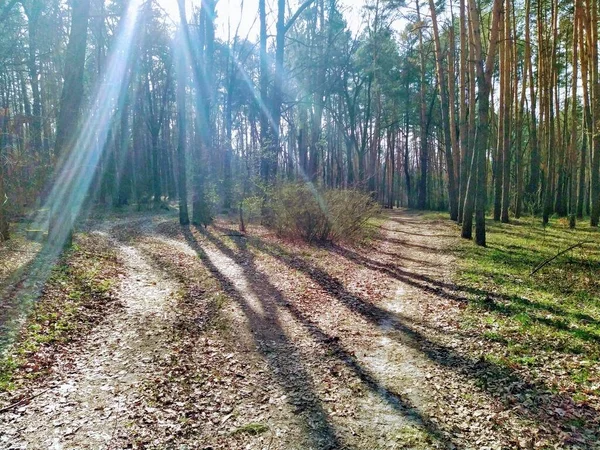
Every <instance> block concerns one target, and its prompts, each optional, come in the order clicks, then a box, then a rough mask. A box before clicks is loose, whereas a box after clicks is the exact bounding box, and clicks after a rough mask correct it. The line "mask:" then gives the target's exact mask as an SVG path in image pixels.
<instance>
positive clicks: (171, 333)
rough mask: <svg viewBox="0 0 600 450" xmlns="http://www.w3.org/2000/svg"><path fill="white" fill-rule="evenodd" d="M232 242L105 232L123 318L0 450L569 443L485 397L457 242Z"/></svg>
mask: <svg viewBox="0 0 600 450" xmlns="http://www.w3.org/2000/svg"><path fill="white" fill-rule="evenodd" d="M236 227H237V225H236V224H234V223H232V222H227V221H225V220H219V221H217V222H216V223H215V225H214V226H210V227H208V229H203V228H202V229H197V228H194V227H180V226H179V225H178V224H177V223H176V222H175V219H174V218H173V217H172V216H168V215H167V216H157V217H154V218H146V219H140V220H134V221H131V222H126V221H119V222H113V223H111V224H110V225H106V224H105V225H104V226H100V227H96V232H98V233H106V235H107V236H108V237H109V238H110V239H113V240H114V243H115V246H116V247H117V248H118V252H119V256H120V259H121V260H122V262H123V268H124V271H123V273H124V275H123V276H122V278H121V281H120V287H119V288H118V297H119V300H120V302H121V303H122V304H123V305H124V308H122V309H119V310H118V311H115V312H113V313H111V315H110V317H107V318H106V320H104V321H103V322H102V323H101V324H100V325H99V326H98V327H97V328H96V329H95V330H94V331H93V332H92V333H90V335H89V336H87V337H86V339H85V343H84V344H83V345H81V346H80V347H79V349H78V354H77V355H75V356H76V357H75V361H76V363H75V364H74V365H73V366H72V367H71V368H70V369H69V370H66V371H56V372H55V373H54V375H53V376H52V377H50V378H49V379H48V380H47V381H46V382H45V383H44V385H43V386H40V388H39V391H38V393H40V395H37V396H35V397H33V398H32V399H31V400H30V401H29V402H25V403H23V404H22V405H19V406H18V407H15V408H13V409H11V410H9V411H6V412H4V413H2V414H0V436H1V437H0V447H1V448H6V449H22V448H23V449H25V448H27V449H38V448H39V449H46V448H55V449H74V448H78V449H83V448H90V449H110V448H174V449H175V448H177V449H179V448H181V449H184V448H201V449H217V448H219V449H238V448H239V449H242V448H244V449H265V450H266V449H271V450H272V449H369V450H371V449H401V448H473V449H486V448H488V449H496V448H497V449H500V448H518V447H522V448H537V447H542V446H544V445H546V444H547V443H553V444H557V445H560V443H561V442H563V443H564V442H565V441H561V440H560V439H561V437H558V438H557V437H556V436H555V437H553V438H549V437H548V436H544V435H543V428H541V427H540V422H541V419H540V417H539V416H538V415H536V413H535V411H532V410H531V409H528V408H527V405H523V404H519V405H515V404H514V403H513V404H511V402H508V404H507V401H506V399H507V398H508V399H509V400H510V399H512V398H513V397H514V393H512V392H506V393H502V392H503V391H502V390H501V389H497V386H496V385H494V384H493V383H492V382H488V381H486V380H487V378H486V377H487V374H489V373H490V368H489V367H483V368H482V367H480V366H481V365H482V363H481V361H480V360H479V359H478V357H476V356H473V354H472V352H470V353H469V351H467V349H471V348H472V346H469V345H466V344H465V343H466V342H467V341H468V340H469V339H470V337H469V336H465V335H464V334H463V333H461V327H460V320H459V318H460V314H461V310H462V309H463V308H464V307H465V302H464V298H463V296H462V294H461V293H459V292H457V289H456V288H455V287H454V286H453V285H452V281H451V277H452V270H453V267H455V264H454V260H453V256H452V252H451V251H449V249H450V247H451V246H452V245H454V244H455V243H456V238H455V237H454V236H456V235H457V233H456V230H455V229H454V228H453V226H452V225H449V224H447V223H446V222H442V221H439V222H436V221H431V220H427V219H425V218H423V217H422V216H421V215H419V214H417V213H412V212H409V211H403V210H399V211H394V212H388V213H387V214H386V220H385V221H384V223H383V225H382V226H381V230H380V233H379V234H378V235H377V236H376V237H375V238H374V239H373V240H372V241H371V243H370V244H368V245H364V246H362V247H359V248H356V247H349V246H333V245H332V246H325V247H315V246H309V245H307V244H303V243H290V242H286V241H284V240H281V239H279V238H277V237H276V236H274V235H272V234H271V233H269V232H268V231H267V230H265V229H263V228H261V227H258V226H254V227H250V228H249V231H248V234H247V235H241V234H240V233H238V232H237V231H236ZM71 356H73V355H71ZM501 382H502V381H501V380H500V381H499V383H501ZM490 386H492V387H490ZM582 448H583V447H582Z"/></svg>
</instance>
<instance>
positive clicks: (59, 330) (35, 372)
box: [0, 234, 118, 394]
mask: <svg viewBox="0 0 600 450" xmlns="http://www.w3.org/2000/svg"><path fill="white" fill-rule="evenodd" d="M117 275H118V261H117V259H116V254H115V252H114V249H113V248H111V246H110V244H109V243H108V242H105V241H103V240H102V239H100V238H98V237H91V236H89V235H85V234H81V235H78V237H77V239H76V241H75V243H74V245H73V247H72V249H70V250H69V251H67V252H66V253H65V255H64V256H63V257H62V259H61V260H60V261H59V263H58V264H57V265H56V267H55V268H54V269H52V271H51V272H50V276H49V278H48V279H47V280H46V281H45V282H44V287H43V289H42V293H41V295H40V297H39V299H38V300H37V301H35V302H33V303H32V304H31V305H30V306H27V307H26V308H25V307H24V308H21V309H24V311H23V314H24V315H25V317H24V320H25V323H24V325H23V326H22V327H21V331H20V332H19V334H18V335H17V336H16V340H15V342H13V343H12V344H10V346H9V348H8V349H7V350H6V351H4V352H3V354H2V356H1V357H0V394H1V393H8V392H10V391H12V390H14V389H15V388H16V387H18V386H20V385H22V384H23V383H25V382H27V381H28V380H31V379H32V378H38V377H40V376H42V375H43V374H45V373H46V372H47V370H48V369H49V368H50V367H51V365H52V363H53V362H54V358H55V356H56V354H57V352H60V351H61V349H62V348H63V347H64V346H65V345H66V344H68V343H70V342H73V341H75V340H77V339H78V338H79V337H81V336H84V335H85V333H86V331H88V330H89V329H90V328H91V327H92V326H94V325H95V324H96V323H97V322H98V321H99V320H100V318H101V317H103V314H104V313H105V312H106V310H107V309H108V308H109V307H112V306H113V305H114V301H113V300H114V299H113V295H112V294H113V287H114V285H115V281H116V279H117ZM42 282H43V281H42ZM12 295H14V296H16V298H15V299H14V300H15V301H17V302H25V301H26V299H25V298H19V297H20V296H21V293H20V292H19V291H18V290H17V291H16V292H14V293H13V294H12Z"/></svg>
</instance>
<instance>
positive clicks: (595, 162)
mask: <svg viewBox="0 0 600 450" xmlns="http://www.w3.org/2000/svg"><path fill="white" fill-rule="evenodd" d="M589 3H591V22H590V25H589V28H588V32H589V33H590V38H591V39H590V40H591V42H592V44H593V45H591V46H590V50H591V58H590V66H591V67H590V72H591V78H592V79H591V83H592V86H593V100H592V102H593V117H594V122H593V125H594V129H593V135H592V136H593V139H592V144H593V146H592V166H591V183H592V185H591V191H590V197H591V204H592V209H591V213H590V225H591V226H593V227H597V226H598V222H599V221H600V79H599V78H598V44H597V43H598V0H589V1H588V4H589Z"/></svg>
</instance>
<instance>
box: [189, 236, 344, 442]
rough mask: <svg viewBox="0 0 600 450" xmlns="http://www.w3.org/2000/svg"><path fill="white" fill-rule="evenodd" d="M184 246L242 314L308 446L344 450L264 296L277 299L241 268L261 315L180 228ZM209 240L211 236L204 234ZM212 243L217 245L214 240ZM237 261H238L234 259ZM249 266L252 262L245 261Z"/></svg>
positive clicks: (272, 306) (249, 271) (263, 282)
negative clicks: (300, 419) (300, 418)
mask: <svg viewBox="0 0 600 450" xmlns="http://www.w3.org/2000/svg"><path fill="white" fill-rule="evenodd" d="M183 234H184V236H185V240H186V242H187V244H188V245H189V246H190V247H191V248H192V249H193V250H194V251H195V252H196V253H197V254H198V256H199V258H200V259H201V260H202V262H203V263H204V264H205V265H206V267H207V268H208V270H209V271H210V273H211V274H212V275H213V276H214V277H215V278H216V279H217V280H218V282H219V283H220V285H221V287H222V289H223V290H224V291H225V292H227V294H228V295H229V296H230V297H231V298H232V299H233V300H234V301H235V302H236V303H237V304H238V305H239V306H240V308H241V309H242V311H243V313H244V314H245V316H246V318H247V320H248V323H249V326H250V329H251V332H252V334H253V338H254V341H255V344H256V347H257V349H258V350H259V351H260V352H261V354H262V355H263V357H264V360H265V361H266V362H267V363H268V365H269V367H270V369H271V373H272V374H273V376H274V377H275V378H276V379H277V381H278V383H279V385H280V386H281V387H282V388H283V389H284V390H286V392H287V393H288V399H289V400H288V401H289V403H290V406H292V407H293V408H295V413H296V414H298V415H299V416H300V415H302V416H303V419H304V427H305V431H306V433H307V434H308V437H309V439H310V442H311V444H312V445H315V446H316V447H317V448H322V449H341V448H347V447H345V446H344V445H343V444H342V442H341V441H340V438H339V436H338V434H337V432H336V430H335V429H334V427H333V425H332V424H331V423H330V420H329V418H328V416H327V413H326V412H325V410H324V409H323V406H322V404H321V402H320V400H319V398H318V396H317V394H316V393H315V389H314V383H313V381H312V379H311V377H310V375H309V374H308V372H307V371H306V369H305V368H304V366H303V364H302V362H301V359H302V358H301V354H300V352H299V350H298V348H297V347H296V346H295V345H294V343H293V342H291V341H290V339H289V338H288V336H287V335H286V333H285V330H284V329H283V327H282V324H281V322H280V320H279V314H278V312H277V309H276V307H275V304H274V303H271V302H269V301H267V300H265V297H266V296H274V295H280V294H279V293H278V292H276V291H275V289H274V288H273V287H272V286H271V285H270V284H269V283H268V282H266V280H260V282H259V281H258V280H257V278H256V276H255V274H254V273H253V272H254V271H253V270H252V269H251V268H250V267H252V266H241V267H242V268H243V272H244V276H245V277H246V279H247V281H248V284H249V287H250V289H251V290H252V291H253V294H255V296H256V298H257V299H258V300H259V301H260V305H261V307H262V309H263V311H264V315H263V314H260V313H259V312H257V311H255V310H254V308H253V307H252V306H251V305H250V304H249V302H248V299H247V294H245V293H244V292H242V291H240V290H239V289H238V288H237V287H236V286H235V284H234V282H232V281H231V279H229V278H228V277H227V276H226V275H225V274H224V273H223V272H222V271H221V270H220V269H219V268H218V267H217V266H216V265H215V264H214V263H213V262H212V260H211V258H210V256H209V255H208V254H207V252H206V251H205V250H204V249H203V248H202V246H201V245H200V244H199V243H198V241H197V239H196V237H195V236H194V233H193V232H192V230H191V229H190V228H183ZM204 235H205V236H207V237H211V235H210V234H208V233H206V232H205V233H204ZM210 240H211V241H212V242H213V243H219V244H220V242H219V241H218V240H216V239H214V238H212V239H210ZM217 247H218V248H219V251H220V252H221V253H223V254H225V256H226V257H227V258H229V259H233V260H234V261H235V262H238V261H236V260H235V258H234V257H235V255H233V254H232V253H231V251H230V250H229V249H228V248H227V247H225V246H224V245H222V244H220V245H218V246H217ZM236 258H237V257H236ZM245 263H246V264H249V265H252V261H251V260H247V261H245Z"/></svg>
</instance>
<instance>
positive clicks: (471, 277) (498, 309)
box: [455, 218, 600, 428]
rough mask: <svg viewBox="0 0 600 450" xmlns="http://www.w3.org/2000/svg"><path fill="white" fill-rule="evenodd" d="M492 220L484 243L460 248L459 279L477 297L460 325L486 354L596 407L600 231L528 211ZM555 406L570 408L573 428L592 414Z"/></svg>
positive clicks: (599, 401)
mask: <svg viewBox="0 0 600 450" xmlns="http://www.w3.org/2000/svg"><path fill="white" fill-rule="evenodd" d="M488 227H489V228H488V229H489V235H488V238H489V240H488V246H487V247H486V248H484V247H476V246H473V245H472V244H471V243H468V242H463V243H461V244H460V245H459V247H458V248H457V254H458V258H457V262H458V264H459V268H458V272H457V274H456V276H455V281H456V283H457V285H459V286H460V288H461V289H462V290H464V291H466V292H470V297H471V300H472V301H471V302H469V303H468V306H467V307H466V309H465V311H464V315H463V320H462V328H463V329H464V331H465V332H467V333H468V334H471V335H473V336H478V337H479V338H481V339H482V341H483V346H482V347H481V348H483V349H484V350H483V353H484V355H483V357H484V358H485V360H486V361H487V362H489V363H492V364H496V365H500V366H503V367H505V368H507V369H510V370H511V371H514V372H516V373H519V374H520V375H521V376H523V377H524V378H526V379H528V380H531V381H540V382H543V383H544V385H546V386H548V387H549V388H550V389H551V390H552V391H554V392H555V393H558V394H564V395H566V396H568V397H570V398H571V399H573V401H574V402H575V405H589V406H592V407H593V408H595V409H596V410H597V409H598V407H600V277H599V276H598V274H599V273H600V234H598V232H597V230H595V229H593V228H590V227H588V226H579V227H578V228H577V229H576V230H572V229H570V228H569V223H568V221H567V220H565V219H554V220H551V221H550V223H549V224H548V225H547V226H545V227H543V226H542V225H541V224H540V223H539V221H538V220H535V219H529V218H528V219H522V220H514V221H513V222H512V223H511V224H500V223H497V222H492V221H489V222H488ZM578 244H579V245H578ZM573 246H575V248H572V249H571V250H569V251H567V252H565V253H562V252H564V251H565V250H566V249H569V248H571V247H573ZM561 253H562V254H561ZM559 254H560V256H558V257H556V256H557V255H559ZM555 257H556V258H555ZM553 258H555V259H553ZM552 413H553V414H557V415H558V416H561V417H567V418H569V416H570V415H571V419H570V421H568V422H570V423H571V425H572V426H573V427H575V428H577V427H579V426H583V424H584V423H585V422H586V420H587V419H591V418H590V417H582V416H580V415H578V413H577V411H565V410H562V409H556V410H554V411H552Z"/></svg>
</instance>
